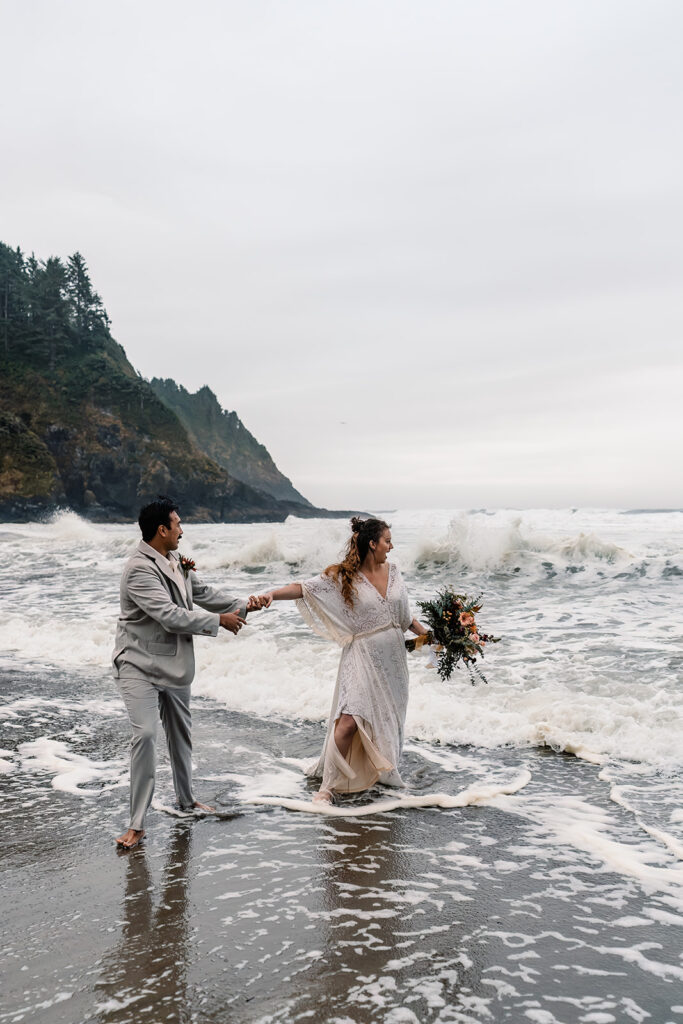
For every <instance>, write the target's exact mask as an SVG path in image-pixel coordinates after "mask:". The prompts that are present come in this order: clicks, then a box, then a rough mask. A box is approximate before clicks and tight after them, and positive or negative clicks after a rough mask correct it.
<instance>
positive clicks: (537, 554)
mask: <svg viewBox="0 0 683 1024" xmlns="http://www.w3.org/2000/svg"><path fill="white" fill-rule="evenodd" d="M632 559H633V556H632V555H631V554H630V553H629V552H628V551H627V550H626V549H625V548H622V547H620V546H619V545H618V544H615V543H614V542H611V541H605V540H603V539H602V538H600V537H599V536H597V534H595V533H593V532H590V533H583V532H581V533H578V534H576V535H574V536H569V537H554V536H552V535H551V534H547V533H543V532H541V531H538V530H535V529H534V528H533V527H531V526H529V525H527V524H525V522H524V519H523V517H522V516H516V517H514V518H512V519H510V520H508V521H505V520H503V521H502V522H499V521H498V519H497V517H496V518H494V519H491V518H490V517H488V516H486V517H484V516H479V515H477V516H468V515H466V514H464V513H463V514H461V515H458V516H456V517H455V518H453V519H452V520H451V521H450V523H449V524H448V527H447V529H446V530H445V531H444V532H440V533H434V534H433V535H431V536H427V537H425V538H424V539H422V540H420V541H419V543H418V544H416V545H415V547H414V548H413V550H412V551H411V552H410V563H411V565H412V567H413V568H415V569H420V568H421V567H424V566H427V565H430V564H431V565H437V566H442V565H449V566H453V567H455V568H459V569H471V570H479V571H486V572H495V571H497V570H503V571H505V570H510V569H514V568H516V567H518V566H525V567H526V566H528V565H529V564H531V563H533V564H536V565H538V566H539V567H541V566H542V564H543V562H544V561H547V562H549V563H551V564H557V563H561V564H563V565H564V566H570V565H571V566H576V565H577V564H579V565H585V564H595V563H596V562H597V563H603V564H604V563H607V564H609V565H618V566H622V565H627V564H628V563H629V562H631V561H632Z"/></svg>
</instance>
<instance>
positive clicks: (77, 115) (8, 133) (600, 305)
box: [0, 0, 683, 508]
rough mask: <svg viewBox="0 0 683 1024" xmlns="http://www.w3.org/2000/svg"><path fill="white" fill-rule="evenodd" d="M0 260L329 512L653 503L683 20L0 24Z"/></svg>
mask: <svg viewBox="0 0 683 1024" xmlns="http://www.w3.org/2000/svg"><path fill="white" fill-rule="evenodd" d="M1 20H2V36H3V44H2V50H3V54H2V62H1V65H0V67H1V70H0V79H1V80H2V81H1V82H0V84H1V86H2V94H3V97H4V99H3V103H2V109H1V110H0V145H1V146H2V151H3V155H2V159H1V160H0V213H1V218H0V238H1V239H2V240H3V241H5V242H7V243H9V244H11V245H20V246H21V247H22V248H23V249H24V250H28V251H31V250H34V251H35V253H36V255H38V256H40V257H41V258H45V257H47V256H49V255H52V254H54V255H62V256H66V255H67V254H69V253H71V252H73V251H74V250H76V249H78V250H80V251H81V252H82V253H83V254H84V256H85V257H86V259H87V261H88V263H89V266H90V269H91V274H92V277H93V281H94V284H95V286H96V288H97V289H98V291H99V292H100V294H101V295H102V297H103V299H104V302H105V305H106V307H107V309H108V311H109V314H110V316H111V318H112V321H113V324H112V331H113V334H114V336H115V337H116V338H117V339H118V340H119V341H120V342H121V343H122V344H123V345H124V347H125V348H126V351H127V353H128V356H129V358H130V359H131V361H132V362H133V364H134V365H135V366H136V367H137V368H138V369H139V370H140V371H141V372H142V373H143V374H144V375H145V376H153V375H160V376H172V377H174V378H175V379H176V380H177V381H178V382H180V383H182V384H184V385H185V386H186V387H187V388H188V389H189V390H191V391H194V390H196V389H197V388H198V387H200V386H201V385H203V384H209V385H210V386H211V387H212V388H213V390H214V391H215V392H216V394H217V395H218V398H219V400H220V401H221V403H222V404H223V405H224V406H225V407H226V408H228V409H235V410H236V411H237V412H238V414H239V415H240V416H241V417H242V419H243V420H244V422H245V423H246V425H247V426H248V427H249V429H250V430H251V431H252V432H253V433H254V434H256V436H257V437H258V438H259V440H261V441H263V443H264V444H266V445H267V447H268V448H269V450H270V451H271V453H272V454H273V457H274V458H275V460H276V461H277V463H278V465H279V466H280V468H281V469H282V470H283V471H284V472H285V473H287V475H289V476H290V477H291V478H292V480H293V481H294V483H295V485H296V486H297V487H298V488H299V489H300V490H301V491H303V493H304V494H306V496H307V497H309V498H310V499H311V500H312V501H314V502H316V503H318V504H325V505H328V506H329V507H340V506H341V507H377V508H391V507H396V506H432V505H435V506H448V507H460V506H465V507H473V506H477V507H478V506H483V505H489V506H499V505H514V506H531V505H536V506H543V505H548V506H554V505H617V506H620V505H625V506H679V505H683V494H682V493H681V485H680V481H681V469H680V467H681V462H682V461H683V452H682V451H681V413H680V409H681V402H682V401H683V398H682V396H683V345H682V344H681V339H682V337H683V292H682V289H681V282H682V279H683V132H682V131H681V117H682V106H683V105H682V99H683V62H682V61H681V57H680V53H681V39H683V4H681V3H680V2H679V0H642V2H637V3H636V2H631V0H588V2H581V0H538V2H535V0H500V2H491V0H470V2H464V0H449V2H438V0H435V2H431V0H411V2H405V0H381V2H376V0H343V2H342V0H337V2H330V0H311V2H304V0H289V2H287V0H280V2H267V0H239V2H234V0H233V2H230V0H228V2H226V0H220V2H214V0H210V2H206V0H204V2H200V3H197V4H194V5H189V4H185V3H183V4H180V3H178V2H176V0H170V2H169V0H163V2H158V0H153V2H144V0H142V2H141V0H136V2H134V3H133V2H122V0H116V2H114V0H109V2H108V3H104V2H100V3H93V2H92V0H59V2H55V0H49V2H41V0H30V2H24V0H22V2H19V0H3V2H2V19H1Z"/></svg>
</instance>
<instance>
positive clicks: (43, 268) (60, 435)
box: [0, 243, 329, 522]
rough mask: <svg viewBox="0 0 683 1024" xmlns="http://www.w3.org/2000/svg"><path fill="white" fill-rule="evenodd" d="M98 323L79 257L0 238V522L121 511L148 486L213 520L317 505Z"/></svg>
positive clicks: (123, 515) (240, 432)
mask: <svg viewBox="0 0 683 1024" xmlns="http://www.w3.org/2000/svg"><path fill="white" fill-rule="evenodd" d="M109 326H110V321H109V318H108V316H107V313H106V310H105V308H104V305H103V302H102V300H101V298H100V297H99V295H98V294H97V293H96V292H95V290H94V289H93V287H92V283H91V280H90V276H89V273H88V268H87V266H86V263H85V260H84V259H83V257H82V256H81V255H80V254H79V253H74V255H73V256H70V257H69V258H68V259H67V260H66V261H63V260H61V259H58V258H56V257H50V259H48V260H45V261H39V260H37V259H36V258H35V257H34V256H30V257H26V256H25V255H24V254H23V253H22V252H21V251H20V250H18V249H11V248H9V247H8V246H7V245H4V244H2V243H0V365H1V368H2V372H1V373H0V519H5V520H7V519H18V518H33V517H35V516H38V515H40V514H41V513H44V512H45V511H49V510H51V509H54V508H56V507H59V506H62V507H65V506H66V507H70V508H73V509H75V510H76V511H77V512H79V513H81V514H86V515H89V516H92V517H96V518H102V519H104V518H114V519H130V518H132V517H134V516H135V515H136V513H137V510H138V508H139V507H140V505H141V504H142V503H143V502H144V501H146V500H148V499H150V498H152V497H154V496H156V494H157V493H159V492H161V493H168V494H171V495H172V496H173V497H174V498H175V499H176V500H177V501H178V502H179V503H180V505H181V507H182V512H183V514H184V515H185V516H186V517H190V516H191V517H194V518H199V519H206V520H213V521H228V522H230V521H250V520H252V521H253V520H265V521H267V520H282V519H284V518H285V517H286V516H287V515H288V514H290V513H294V514H296V515H309V516H310V515H319V514H325V511H324V510H320V509H314V508H313V507H312V506H311V505H310V504H309V503H308V502H307V501H306V499H305V498H304V497H302V495H300V494H299V493H298V492H297V491H296V490H295V489H294V487H293V486H292V484H291V483H290V481H289V480H287V478H286V477H284V476H283V475H282V474H281V473H280V472H279V470H278V469H277V467H276V466H275V464H274V463H273V461H272V459H271V458H270V456H269V455H268V452H267V451H266V449H265V448H263V446H262V445H260V444H259V443H258V442H257V441H256V439H255V438H254V437H253V436H252V435H251V434H250V433H249V431H247V430H246V428H244V427H243V426H242V424H240V421H239V419H238V418H237V416H236V414H234V413H229V414H228V413H224V412H223V410H222V409H221V408H220V405H219V404H218V401H217V399H216V398H215V396H214V395H213V394H212V392H210V391H209V389H208V388H206V389H202V390H201V391H199V392H198V393H197V395H195V396H192V395H189V394H188V393H187V392H186V391H185V389H184V388H179V387H178V386H177V385H175V383H174V382H173V381H154V382H153V383H150V382H149V381H147V380H145V379H144V378H142V377H141V376H140V375H139V374H138V373H137V372H136V371H135V369H134V368H133V366H131V364H130V362H129V361H128V359H127V358H126V354H125V352H124V350H123V348H122V347H121V345H119V344H118V343H117V342H116V341H115V340H114V339H113V338H112V336H111V333H110V330H109ZM238 424H239V426H238ZM188 427H189V429H188ZM240 442H243V443H240ZM233 465H234V466H239V467H240V470H241V472H242V476H240V475H239V474H237V473H236V472H235V470H234V469H233ZM254 484H256V486H254ZM328 514H329V513H328Z"/></svg>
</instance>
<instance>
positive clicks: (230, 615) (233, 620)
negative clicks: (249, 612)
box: [218, 612, 247, 636]
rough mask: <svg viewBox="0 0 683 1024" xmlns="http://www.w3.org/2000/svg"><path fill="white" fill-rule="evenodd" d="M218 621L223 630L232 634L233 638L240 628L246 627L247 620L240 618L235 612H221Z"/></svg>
mask: <svg viewBox="0 0 683 1024" xmlns="http://www.w3.org/2000/svg"><path fill="white" fill-rule="evenodd" d="M218 621H219V623H220V625H221V626H222V627H223V629H227V630H228V631H229V632H230V633H234V634H235V636H237V634H238V633H239V631H240V630H241V628H242V626H246V624H247V620H246V619H242V618H240V616H239V615H238V614H237V612H223V614H222V615H221V616H220V617H219V620H218Z"/></svg>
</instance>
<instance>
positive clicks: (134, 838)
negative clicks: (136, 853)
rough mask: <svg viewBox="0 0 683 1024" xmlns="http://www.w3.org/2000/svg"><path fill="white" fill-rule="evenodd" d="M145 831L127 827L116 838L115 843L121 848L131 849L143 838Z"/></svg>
mask: <svg viewBox="0 0 683 1024" xmlns="http://www.w3.org/2000/svg"><path fill="white" fill-rule="evenodd" d="M144 836H145V833H144V831H143V830H142V829H134V828H129V829H127V830H126V831H125V832H124V833H123V835H122V836H119V837H118V839H117V840H116V845H117V846H119V847H121V849H123V850H132V849H133V848H134V847H136V846H137V845H138V843H139V842H140V840H141V839H144Z"/></svg>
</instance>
